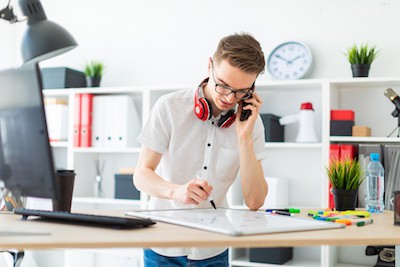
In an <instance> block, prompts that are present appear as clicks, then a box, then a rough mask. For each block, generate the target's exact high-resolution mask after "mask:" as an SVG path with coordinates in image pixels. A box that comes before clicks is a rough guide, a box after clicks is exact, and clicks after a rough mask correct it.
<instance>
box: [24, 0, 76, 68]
mask: <svg viewBox="0 0 400 267" xmlns="http://www.w3.org/2000/svg"><path fill="white" fill-rule="evenodd" d="M19 5H20V7H21V10H22V12H23V14H24V15H25V16H26V17H28V24H27V28H26V30H25V32H24V35H23V37H22V47H21V50H22V58H23V61H24V62H25V63H27V62H39V61H42V60H45V59H48V58H51V57H55V56H57V55H60V54H62V53H65V52H67V51H69V50H71V49H73V48H75V47H76V46H77V45H78V44H77V42H76V41H75V39H74V38H73V37H72V35H71V34H70V33H69V32H68V31H67V30H65V29H64V28H63V27H61V26H60V25H58V24H56V23H54V22H51V21H49V20H47V17H46V14H45V12H44V10H43V8H42V5H41V3H40V1H39V0H20V1H19Z"/></svg>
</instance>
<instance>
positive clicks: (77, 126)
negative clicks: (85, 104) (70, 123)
mask: <svg viewBox="0 0 400 267" xmlns="http://www.w3.org/2000/svg"><path fill="white" fill-rule="evenodd" d="M80 136H81V95H80V94H76V95H75V110H74V147H79V146H81V142H80Z"/></svg>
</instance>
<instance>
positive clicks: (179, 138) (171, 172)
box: [138, 88, 265, 260]
mask: <svg viewBox="0 0 400 267" xmlns="http://www.w3.org/2000/svg"><path fill="white" fill-rule="evenodd" d="M195 90H197V88H196V89H194V90H190V89H189V90H180V91H176V92H173V93H170V94H167V95H164V96H162V97H160V98H159V99H158V101H157V103H156V104H155V105H154V107H153V109H152V111H151V113H150V115H149V118H148V119H147V121H146V123H145V124H144V126H143V129H142V133H141V134H140V136H139V138H138V141H139V142H140V143H141V144H142V145H143V146H146V147H148V148H150V149H151V150H154V151H156V152H158V153H161V154H162V158H161V161H160V164H159V166H158V168H157V169H156V173H157V174H158V175H160V176H161V177H162V178H163V179H165V180H167V181H171V182H172V183H176V184H185V183H187V182H188V181H190V180H191V179H193V178H195V177H196V175H199V176H200V177H201V178H202V179H207V181H208V183H210V184H211V185H212V186H213V191H212V197H213V199H214V202H215V204H216V205H217V207H227V200H226V194H227V192H228V189H229V187H230V186H231V184H232V183H233V182H234V180H235V178H236V177H237V175H238V171H239V167H240V166H239V162H240V161H239V147H238V143H237V135H236V129H235V128H236V127H235V124H232V125H231V126H230V127H229V128H219V127H218V126H217V124H218V120H219V119H220V117H221V114H220V115H219V116H218V117H216V118H215V117H212V118H211V119H210V120H208V121H202V120H200V119H199V118H197V116H196V114H195V113H194V111H193V108H194V93H195ZM202 94H203V93H202V91H201V90H200V92H199V97H202ZM225 113H226V112H224V114H225ZM253 139H254V151H255V154H256V158H257V160H262V159H264V158H265V138H264V126H263V123H262V120H261V117H260V116H258V118H257V120H256V123H255V125H254V130H253ZM188 207H193V208H194V207H198V208H205V207H206V208H210V207H211V205H210V203H209V202H208V201H204V202H203V203H201V204H199V205H197V206H196V205H184V204H181V203H178V202H175V201H174V200H169V199H160V198H156V197H151V198H150V208H151V209H173V208H188ZM225 249H226V248H201V249H200V248H153V250H154V251H156V252H157V253H159V254H161V255H165V256H185V255H187V256H188V258H189V259H193V260H201V259H206V258H211V257H213V256H216V255H218V254H220V253H222V252H223V251H224V250H225Z"/></svg>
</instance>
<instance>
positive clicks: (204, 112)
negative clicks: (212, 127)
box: [194, 98, 211, 121]
mask: <svg viewBox="0 0 400 267" xmlns="http://www.w3.org/2000/svg"><path fill="white" fill-rule="evenodd" d="M194 113H196V115H197V117H198V118H199V119H200V120H202V121H206V120H209V119H210V118H211V105H210V103H209V102H208V100H207V99H205V98H199V99H198V102H197V103H196V104H195V106H194Z"/></svg>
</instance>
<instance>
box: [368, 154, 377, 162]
mask: <svg viewBox="0 0 400 267" xmlns="http://www.w3.org/2000/svg"><path fill="white" fill-rule="evenodd" d="M370 158H371V160H372V161H379V153H371V154H370Z"/></svg>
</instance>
